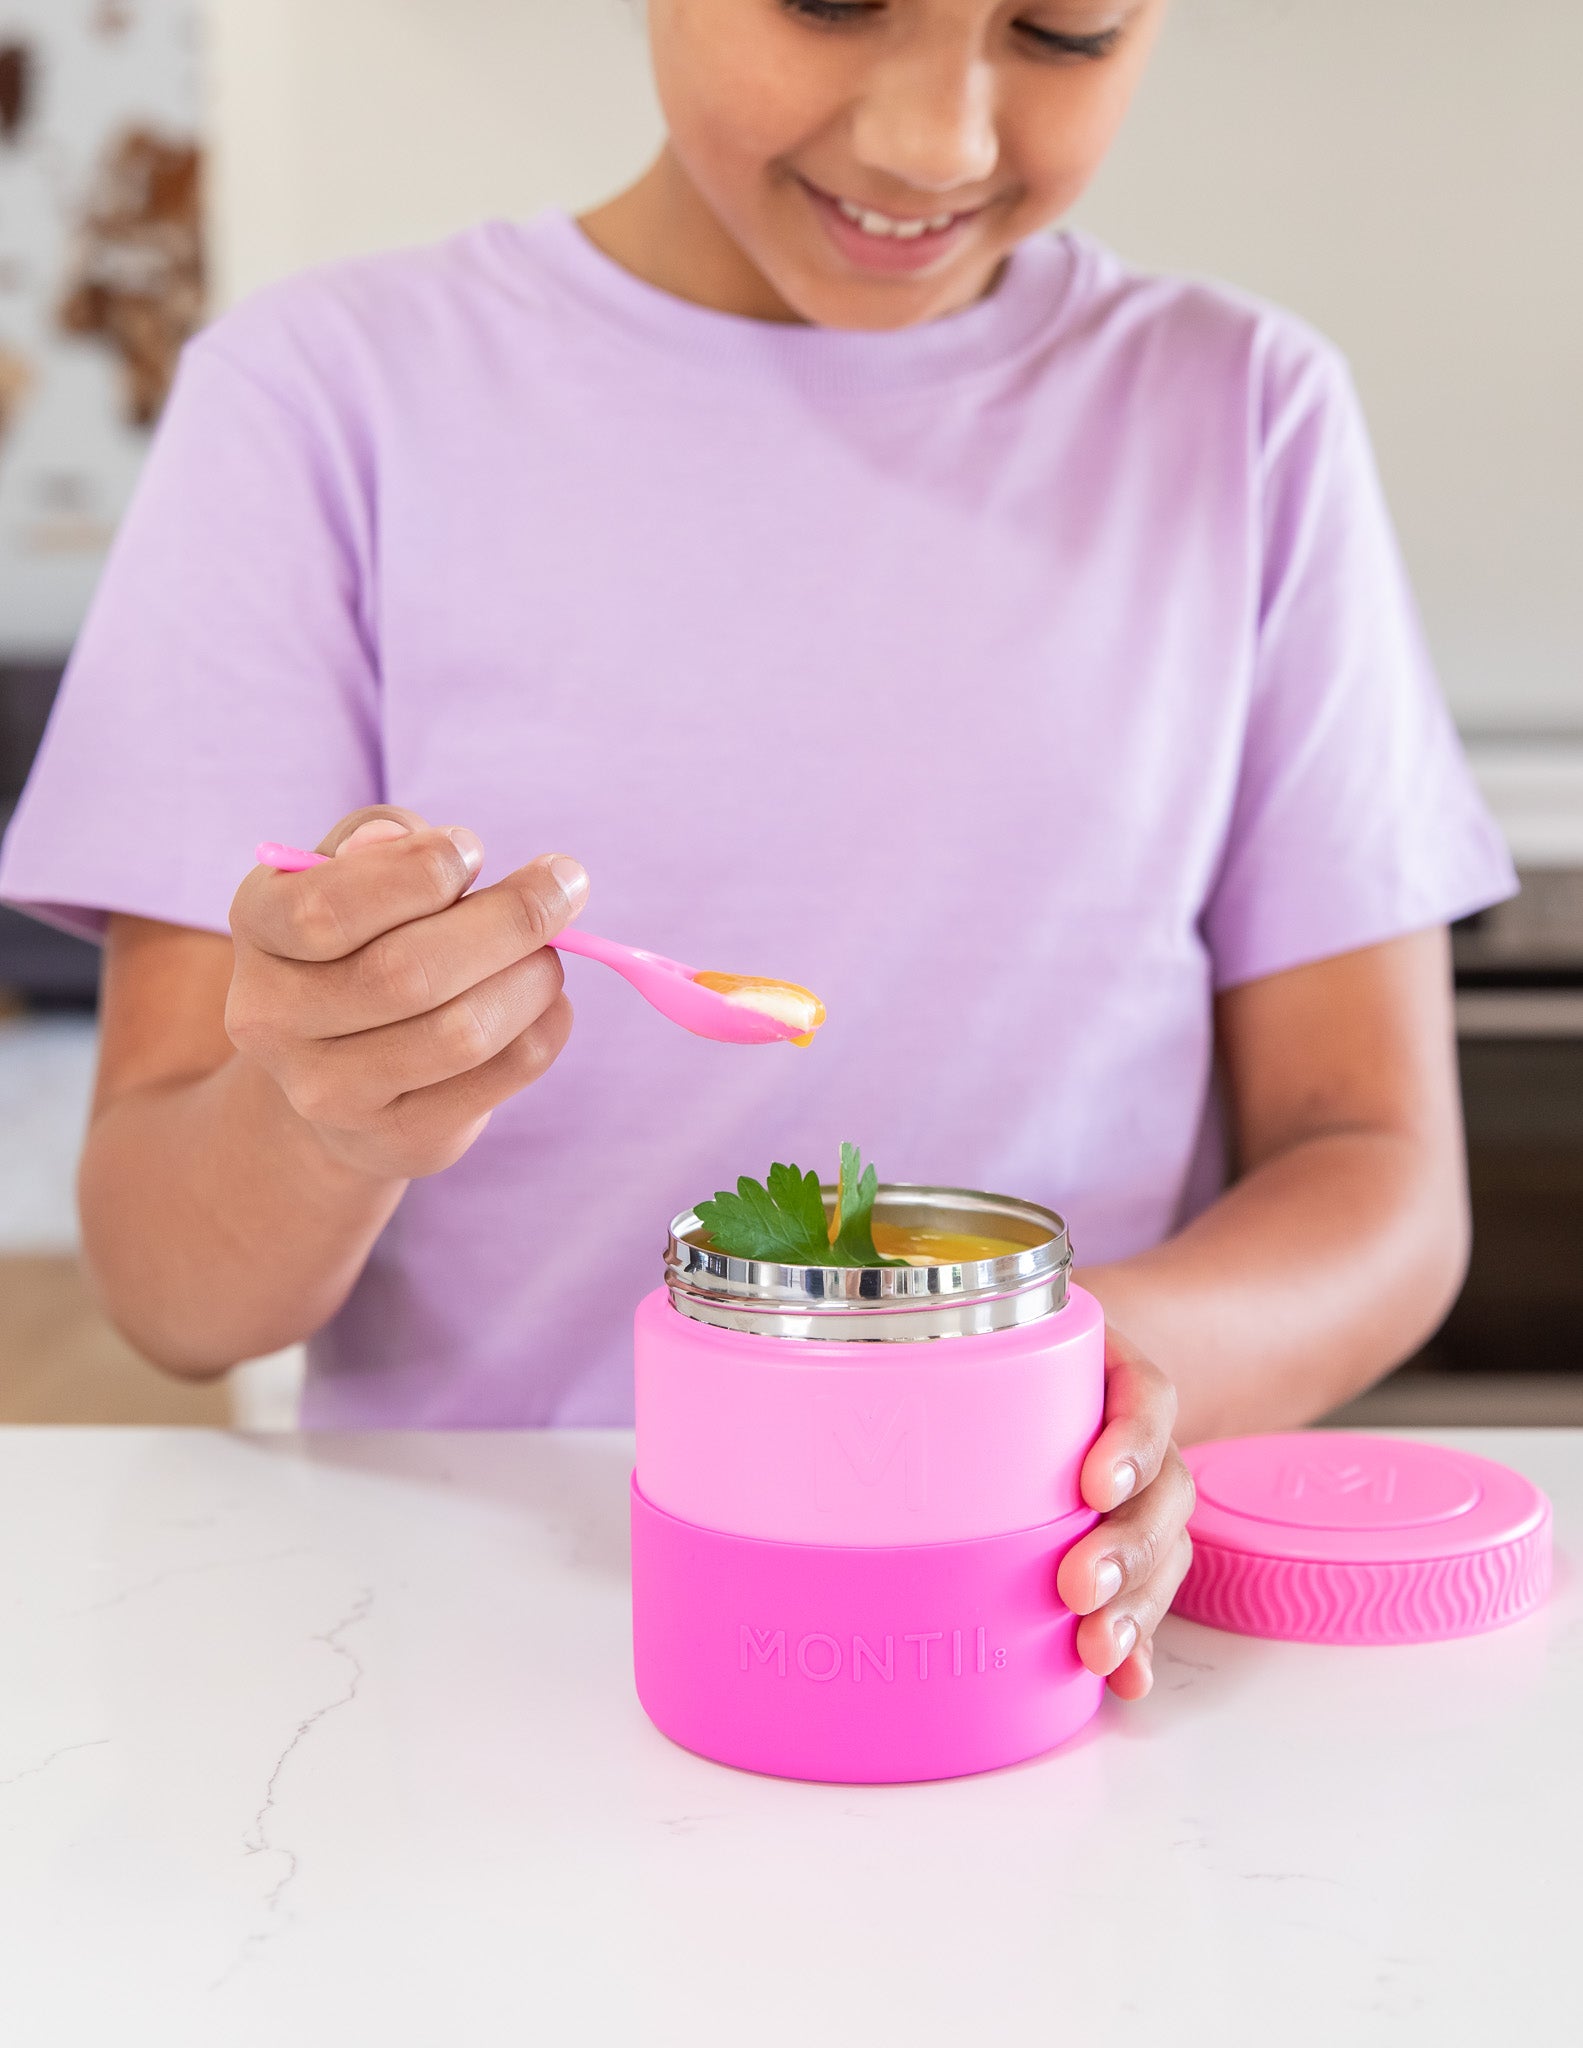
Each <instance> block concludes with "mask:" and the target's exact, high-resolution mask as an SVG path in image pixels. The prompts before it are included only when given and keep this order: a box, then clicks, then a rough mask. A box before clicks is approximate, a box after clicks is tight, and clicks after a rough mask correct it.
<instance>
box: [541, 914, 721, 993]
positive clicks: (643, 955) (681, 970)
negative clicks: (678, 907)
mask: <svg viewBox="0 0 1583 2048" xmlns="http://www.w3.org/2000/svg"><path fill="white" fill-rule="evenodd" d="M548 943H549V944H550V945H551V946H553V947H554V948H555V950H556V952H557V953H580V954H581V955H582V957H583V958H584V959H585V960H597V961H598V962H599V963H600V965H601V966H602V967H613V968H614V969H615V970H616V972H617V974H625V975H630V974H631V973H632V970H633V969H634V968H637V969H638V970H639V971H641V970H642V969H643V968H645V967H651V968H652V967H658V968H662V969H667V970H669V971H670V972H671V973H673V974H682V975H685V976H687V978H688V979H689V980H690V979H691V978H692V970H691V968H688V967H683V966H682V965H681V963H680V962H679V961H676V960H667V959H666V957H665V955H664V954H663V953H650V952H647V951H646V950H645V949H644V948H643V947H642V946H623V945H619V944H618V943H617V942H616V940H614V939H601V938H598V937H596V936H595V934H594V933H593V932H584V931H577V930H574V929H573V928H572V927H570V926H568V928H567V929H566V930H565V931H561V932H557V933H556V934H555V936H554V938H553V939H551V940H549V941H548Z"/></svg>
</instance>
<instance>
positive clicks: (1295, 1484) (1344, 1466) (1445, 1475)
mask: <svg viewBox="0 0 1583 2048" xmlns="http://www.w3.org/2000/svg"><path fill="white" fill-rule="evenodd" d="M1193 1473H1194V1478H1195V1480H1196V1481H1197V1485H1198V1494H1199V1498H1200V1500H1202V1501H1204V1502H1206V1503H1209V1504H1211V1505H1212V1506H1214V1507H1218V1508H1224V1509H1226V1510H1228V1511H1229V1512H1230V1513H1231V1514H1234V1515H1241V1516H1245V1517H1246V1518H1247V1519H1248V1520H1250V1521H1256V1522H1269V1523H1272V1524H1275V1525H1277V1526H1284V1527H1286V1528H1289V1529H1334V1530H1359V1529H1409V1528H1416V1527H1419V1526H1421V1525H1423V1524H1426V1523H1429V1522H1444V1521H1450V1520H1451V1519H1453V1518H1454V1517H1455V1516H1457V1515H1463V1514H1466V1513H1467V1511H1468V1510H1469V1509H1470V1508H1471V1507H1473V1506H1474V1505H1475V1504H1476V1503H1477V1501H1478V1499H1479V1486H1478V1482H1477V1480H1476V1479H1474V1478H1472V1477H1470V1475H1469V1473H1468V1470H1467V1469H1466V1467H1464V1466H1463V1465H1461V1464H1459V1463H1457V1462H1455V1461H1448V1460H1445V1459H1442V1458H1436V1457H1431V1456H1425V1455H1423V1454H1421V1453H1420V1451H1419V1448H1418V1446H1417V1445H1414V1444H1410V1443H1400V1442H1389V1443H1388V1442H1385V1441H1383V1440H1379V1439H1373V1438H1363V1437H1357V1436H1350V1437H1349V1436H1342V1435H1340V1434H1339V1433H1338V1434H1337V1435H1335V1436H1331V1437H1328V1438H1327V1437H1326V1435H1325V1434H1324V1433H1323V1432H1320V1431H1316V1432H1314V1433H1313V1434H1312V1435H1290V1436H1286V1437H1281V1438H1270V1437H1243V1438H1235V1437H1233V1438H1228V1439H1226V1440H1225V1441H1224V1442H1222V1443H1218V1444H1212V1445H1209V1446H1206V1448H1205V1450H1204V1451H1203V1453H1202V1454H1201V1455H1199V1456H1197V1457H1195V1459H1194V1460H1193Z"/></svg>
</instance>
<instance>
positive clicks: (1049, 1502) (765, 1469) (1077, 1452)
mask: <svg viewBox="0 0 1583 2048" xmlns="http://www.w3.org/2000/svg"><path fill="white" fill-rule="evenodd" d="M636 1360H637V1444H638V1449H637V1477H638V1484H639V1486H640V1487H641V1489H642V1491H643V1493H644V1494H645V1495H646V1496H647V1498H648V1500H649V1501H650V1502H651V1503H652V1504H653V1505H654V1506H655V1507H657V1508H662V1509H664V1510H665V1511H666V1513H668V1514H671V1515H676V1516H679V1517H680V1518H681V1519H682V1520H683V1521H687V1522H694V1523H697V1524H699V1525H700V1526H701V1527H704V1528H707V1529H712V1530H716V1531H720V1532H723V1533H726V1534H730V1535H737V1536H753V1537H760V1538H765V1539H768V1540H771V1541H774V1542H781V1543H821V1544H841V1545H865V1544H876V1545H886V1544H937V1543H957V1542H964V1541H968V1540H970V1539H972V1538H975V1537H982V1536H999V1535H1003V1534H1004V1533H1005V1532H1006V1531H1008V1530H1013V1529H1031V1528H1034V1527H1037V1526H1039V1525H1042V1524H1044V1523H1048V1522H1053V1521H1056V1520H1058V1519H1060V1518H1061V1517H1062V1516H1066V1515H1071V1514H1074V1513H1077V1512H1079V1511H1080V1510H1081V1509H1082V1505H1083V1502H1082V1496H1081V1493H1080V1492H1079V1489H1078V1474H1079V1471H1080V1468H1081V1466H1082V1462H1083V1458H1084V1455H1085V1454H1086V1452H1087V1450H1088V1447H1089V1445H1090V1444H1091V1443H1092V1442H1093V1440H1094V1438H1095V1436H1096V1435H1097V1434H1098V1431H1099V1426H1100V1421H1101V1418H1102V1415H1103V1410H1104V1388H1105V1328H1104V1318H1103V1315H1102V1314H1101V1312H1100V1308H1099V1304H1098V1303H1097V1302H1096V1301H1095V1300H1094V1299H1093V1297H1092V1296H1091V1295H1089V1294H1085V1293H1084V1291H1083V1289H1082V1288H1080V1287H1074V1288H1072V1290H1071V1292H1070V1296H1069V1298H1068V1301H1067V1304H1066V1306H1065V1307H1064V1308H1063V1309H1062V1310H1061V1311H1060V1313H1059V1314H1058V1315H1054V1316H1047V1317H1045V1318H1044V1319H1043V1320H1042V1321H1040V1322H1036V1323H1029V1324H1026V1325H1024V1326H1022V1327H1020V1328H1017V1329H1010V1330H997V1331H994V1332H991V1333H988V1334H985V1335H981V1336H959V1337H942V1338H936V1339H933V1340H932V1341H928V1342H920V1343H902V1344H896V1343H889V1344H887V1343H832V1342H822V1343H821V1342H813V1341H809V1342H804V1341H788V1340H787V1339H785V1338H779V1337H759V1336H749V1335H744V1334H742V1333H740V1332H738V1331H734V1330H720V1329H715V1328H713V1327H712V1326H710V1325H708V1324H704V1323H697V1322H693V1321H692V1320H690V1319H689V1318H688V1317H686V1316H683V1315H682V1314H680V1313H679V1312H678V1311H677V1310H676V1309H675V1308H673V1307H672V1306H671V1302H670V1299H669V1296H668V1295H667V1294H666V1292H665V1290H664V1289H663V1288H659V1289H657V1290H656V1291H655V1292H654V1293H653V1294H651V1295H649V1296H648V1298H647V1299H646V1300H645V1301H644V1302H643V1303H642V1305H641V1306H640V1307H639V1309H638V1313H637V1325H636Z"/></svg>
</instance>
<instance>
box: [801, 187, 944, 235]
mask: <svg viewBox="0 0 1583 2048" xmlns="http://www.w3.org/2000/svg"><path fill="white" fill-rule="evenodd" d="M803 182H804V183H805V184H806V185H807V186H808V189H809V190H810V191H811V192H813V193H816V194H817V195H818V197H819V198H821V199H823V200H826V201H828V202H829V204H830V205H832V206H834V207H836V208H837V209H838V210H839V212H840V213H841V215H842V217H843V218H844V219H846V220H849V221H850V222H851V223H852V225H853V226H854V227H855V228H857V229H858V230H859V231H860V232H861V233H862V234H865V235H872V236H873V237H874V238H875V240H876V241H893V242H915V241H917V240H918V238H919V237H920V236H921V235H940V234H944V233H945V231H946V230H947V229H948V228H953V227H955V226H956V225H957V223H958V222H959V221H964V220H967V219H969V218H971V216H972V215H973V214H975V213H979V212H981V211H982V208H980V207H977V206H969V207H962V208H961V209H959V210H958V211H956V212H947V213H931V214H896V213H884V212H882V211H881V210H880V209H879V208H878V207H874V206H861V205H859V203H858V202H857V201H856V200H855V199H843V198H842V196H841V195H840V193H839V192H826V191H824V190H823V189H822V188H821V187H820V186H818V185H815V184H814V183H813V182H812V180H811V179H804V180H803Z"/></svg>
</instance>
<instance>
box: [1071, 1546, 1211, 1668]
mask: <svg viewBox="0 0 1583 2048" xmlns="http://www.w3.org/2000/svg"><path fill="white" fill-rule="evenodd" d="M1192 1561H1193V1545H1192V1541H1191V1539H1190V1538H1189V1537H1188V1535H1187V1534H1186V1532H1185V1531H1184V1532H1183V1534H1182V1535H1180V1536H1179V1537H1178V1538H1177V1539H1176V1543H1175V1545H1174V1546H1173V1548H1172V1549H1171V1551H1170V1552H1169V1554H1168V1555H1167V1556H1165V1557H1164V1558H1162V1559H1161V1561H1160V1565H1159V1567H1158V1569H1157V1570H1156V1571H1154V1572H1152V1573H1151V1574H1150V1575H1149V1577H1148V1578H1147V1579H1145V1580H1144V1581H1143V1583H1142V1584H1141V1585H1139V1586H1137V1587H1136V1588H1129V1589H1128V1591H1127V1592H1126V1593H1124V1594H1120V1595H1118V1596H1117V1598H1116V1599H1115V1600H1114V1601H1112V1602H1111V1604H1110V1605H1109V1606H1108V1607H1102V1608H1101V1609H1100V1610H1099V1612H1098V1613H1097V1614H1088V1615H1085V1616H1084V1617H1083V1619H1082V1620H1081V1621H1080V1622H1079V1623H1078V1625H1077V1654H1078V1656H1079V1657H1080V1658H1081V1659H1082V1661H1083V1662H1084V1663H1085V1664H1086V1665H1087V1666H1088V1668H1089V1670H1090V1671H1094V1672H1097V1673H1099V1675H1100V1676H1101V1677H1106V1678H1108V1677H1109V1676H1110V1675H1111V1674H1112V1673H1113V1672H1115V1671H1117V1670H1119V1668H1120V1667H1121V1665H1122V1664H1123V1663H1124V1662H1125V1660H1126V1659H1127V1658H1128V1657H1130V1656H1131V1654H1132V1653H1133V1651H1134V1650H1135V1649H1136V1648H1137V1646H1138V1645H1139V1644H1140V1643H1148V1642H1149V1641H1150V1640H1151V1639H1152V1637H1153V1635H1154V1631H1155V1630H1156V1629H1157V1628H1158V1627H1159V1625H1160V1622H1161V1620H1162V1619H1163V1618H1164V1616H1165V1613H1166V1610H1167V1609H1168V1608H1169V1606H1170V1604H1171V1602H1172V1601H1173V1600H1174V1599H1175V1598H1176V1591H1177V1588H1178V1587H1179V1586H1180V1585H1181V1583H1182V1581H1183V1579H1184V1578H1186V1576H1187V1568H1188V1566H1189V1565H1190V1564H1191V1563H1192Z"/></svg>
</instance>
